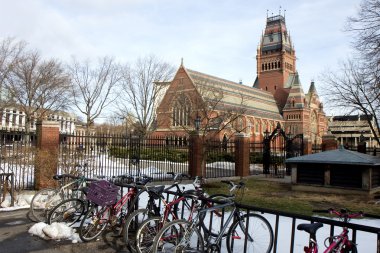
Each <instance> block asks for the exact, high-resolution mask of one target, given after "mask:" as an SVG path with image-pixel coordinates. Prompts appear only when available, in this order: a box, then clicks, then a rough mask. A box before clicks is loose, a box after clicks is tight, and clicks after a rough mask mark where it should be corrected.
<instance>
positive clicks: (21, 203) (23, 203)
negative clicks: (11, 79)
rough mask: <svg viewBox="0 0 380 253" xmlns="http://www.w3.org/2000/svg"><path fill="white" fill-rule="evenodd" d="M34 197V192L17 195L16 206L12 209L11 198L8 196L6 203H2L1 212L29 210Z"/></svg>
mask: <svg viewBox="0 0 380 253" xmlns="http://www.w3.org/2000/svg"><path fill="white" fill-rule="evenodd" d="M33 196H34V192H28V193H19V194H16V197H15V203H14V204H15V205H14V206H13V207H11V196H10V195H9V194H8V195H7V196H6V197H5V199H4V201H3V202H1V203H0V212H1V211H13V210H18V209H24V208H29V207H30V203H31V202H32V198H33Z"/></svg>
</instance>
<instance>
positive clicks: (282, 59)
mask: <svg viewBox="0 0 380 253" xmlns="http://www.w3.org/2000/svg"><path fill="white" fill-rule="evenodd" d="M256 60H257V78H256V81H255V84H254V87H256V88H259V89H262V90H266V91H269V92H271V93H272V94H273V96H274V98H275V100H276V102H277V105H278V107H279V110H280V112H281V111H282V109H283V108H284V106H285V104H286V100H287V98H288V94H289V88H290V87H288V85H287V82H288V79H289V76H290V75H293V74H295V73H296V55H295V50H294V47H293V44H292V41H291V38H290V35H289V33H288V30H287V29H286V23H285V17H284V16H282V15H277V16H272V17H267V21H266V27H265V31H264V33H263V35H262V37H261V41H260V45H259V46H258V48H257V56H256Z"/></svg>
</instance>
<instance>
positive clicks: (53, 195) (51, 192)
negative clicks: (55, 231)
mask: <svg viewBox="0 0 380 253" xmlns="http://www.w3.org/2000/svg"><path fill="white" fill-rule="evenodd" d="M62 200H63V198H62V196H61V195H60V193H59V190H57V189H53V188H46V189H42V190H40V191H38V192H37V193H36V194H35V195H34V196H33V198H32V202H31V203H30V213H31V215H32V217H33V218H34V219H35V220H34V221H37V222H46V221H47V218H48V215H49V212H50V210H51V209H53V208H54V207H55V206H56V205H57V204H58V203H60V202H61V201H62Z"/></svg>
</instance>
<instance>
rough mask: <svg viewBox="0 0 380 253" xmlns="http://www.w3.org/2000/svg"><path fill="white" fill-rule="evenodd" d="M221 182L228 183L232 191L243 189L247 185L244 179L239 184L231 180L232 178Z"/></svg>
mask: <svg viewBox="0 0 380 253" xmlns="http://www.w3.org/2000/svg"><path fill="white" fill-rule="evenodd" d="M220 182H221V183H224V184H228V185H229V187H230V192H233V191H235V190H237V189H242V188H244V187H245V183H244V182H243V181H240V182H239V183H238V184H236V183H235V182H233V181H230V180H222V181H220Z"/></svg>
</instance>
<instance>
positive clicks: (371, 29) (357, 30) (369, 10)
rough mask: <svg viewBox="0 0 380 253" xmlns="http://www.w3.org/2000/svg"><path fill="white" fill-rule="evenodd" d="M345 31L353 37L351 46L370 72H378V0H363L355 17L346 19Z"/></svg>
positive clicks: (379, 16)
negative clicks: (368, 67) (367, 65)
mask: <svg viewBox="0 0 380 253" xmlns="http://www.w3.org/2000/svg"><path fill="white" fill-rule="evenodd" d="M346 31H348V32H349V33H351V34H352V35H353V38H354V41H353V45H354V47H355V48H356V49H357V50H358V52H359V53H360V55H361V57H363V59H364V60H365V62H366V63H367V64H369V65H370V67H371V68H372V69H371V71H372V72H373V71H379V65H380V0H363V1H362V3H361V4H360V8H359V11H358V13H357V15H356V16H353V17H350V18H349V19H348V22H347V26H346Z"/></svg>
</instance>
